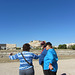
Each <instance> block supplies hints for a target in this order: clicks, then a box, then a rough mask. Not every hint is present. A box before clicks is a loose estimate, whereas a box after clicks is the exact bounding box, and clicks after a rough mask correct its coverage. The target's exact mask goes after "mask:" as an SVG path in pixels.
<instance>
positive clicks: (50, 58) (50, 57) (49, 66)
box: [44, 42, 58, 75]
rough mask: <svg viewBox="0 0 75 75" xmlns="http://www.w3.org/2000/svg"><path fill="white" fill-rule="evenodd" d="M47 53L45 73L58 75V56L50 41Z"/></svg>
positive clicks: (47, 44)
mask: <svg viewBox="0 0 75 75" xmlns="http://www.w3.org/2000/svg"><path fill="white" fill-rule="evenodd" d="M46 50H48V51H47V54H46V56H45V58H44V75H56V72H57V69H58V65H57V61H58V57H57V54H56V52H55V50H54V49H53V48H52V44H51V43H50V42H47V43H46Z"/></svg>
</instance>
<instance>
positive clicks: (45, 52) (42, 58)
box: [39, 41, 47, 68]
mask: <svg viewBox="0 0 75 75" xmlns="http://www.w3.org/2000/svg"><path fill="white" fill-rule="evenodd" d="M45 45H46V43H45V41H42V42H41V47H42V48H43V50H42V52H41V54H40V55H39V64H40V65H41V66H42V68H43V63H44V57H45V56H46V54H47V50H46V46H45Z"/></svg>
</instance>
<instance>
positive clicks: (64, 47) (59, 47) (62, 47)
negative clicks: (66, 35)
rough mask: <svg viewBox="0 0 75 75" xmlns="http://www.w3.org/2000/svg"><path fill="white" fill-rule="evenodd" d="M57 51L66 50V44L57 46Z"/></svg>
mask: <svg viewBox="0 0 75 75" xmlns="http://www.w3.org/2000/svg"><path fill="white" fill-rule="evenodd" d="M58 49H67V46H66V44H63V45H59V46H58Z"/></svg>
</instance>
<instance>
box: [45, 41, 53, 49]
mask: <svg viewBox="0 0 75 75" xmlns="http://www.w3.org/2000/svg"><path fill="white" fill-rule="evenodd" d="M51 48H52V44H51V43H50V42H47V43H46V50H49V49H51Z"/></svg>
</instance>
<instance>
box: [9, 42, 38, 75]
mask: <svg viewBox="0 0 75 75" xmlns="http://www.w3.org/2000/svg"><path fill="white" fill-rule="evenodd" d="M29 51H30V45H29V44H28V43H26V44H24V45H23V51H22V52H21V53H17V54H15V55H13V56H12V53H10V54H9V59H11V60H16V59H19V61H20V66H19V75H34V68H33V65H32V64H33V63H32V59H38V55H35V54H33V53H31V52H29ZM22 54H23V56H24V57H23V56H22ZM24 58H25V59H26V60H27V61H26V60H25V59H24ZM28 62H29V63H30V64H29V63H28Z"/></svg>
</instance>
